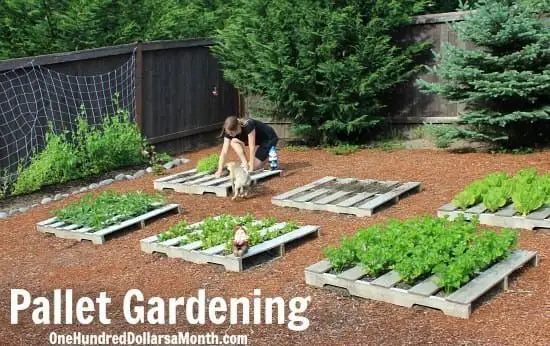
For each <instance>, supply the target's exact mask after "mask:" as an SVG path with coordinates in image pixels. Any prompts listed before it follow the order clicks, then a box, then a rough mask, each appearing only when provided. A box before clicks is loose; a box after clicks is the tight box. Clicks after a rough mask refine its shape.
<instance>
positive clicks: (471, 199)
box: [451, 180, 488, 209]
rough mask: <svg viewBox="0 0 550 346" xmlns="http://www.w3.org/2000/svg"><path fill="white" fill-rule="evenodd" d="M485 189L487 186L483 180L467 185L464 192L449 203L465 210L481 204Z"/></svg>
mask: <svg viewBox="0 0 550 346" xmlns="http://www.w3.org/2000/svg"><path fill="white" fill-rule="evenodd" d="M487 189H488V188H487V185H486V184H485V183H484V182H483V180H481V181H475V182H473V183H471V184H470V185H468V186H467V187H466V188H465V189H464V191H462V192H460V193H458V194H457V195H456V196H455V198H454V199H453V201H452V202H451V203H452V204H453V205H454V206H455V207H458V208H461V209H466V208H468V207H471V206H473V205H475V204H477V203H479V202H481V200H482V199H483V195H484V194H485V193H486V192H487Z"/></svg>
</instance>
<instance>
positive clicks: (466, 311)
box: [304, 250, 538, 318]
mask: <svg viewBox="0 0 550 346" xmlns="http://www.w3.org/2000/svg"><path fill="white" fill-rule="evenodd" d="M527 263H531V264H532V265H534V266H536V265H537V264H538V254H537V253H536V252H532V251H525V250H518V251H516V252H514V253H512V255H511V257H509V258H508V259H507V260H504V261H501V262H499V263H496V264H494V265H493V266H491V267H490V268H489V269H487V270H486V271H485V272H483V273H481V274H480V275H479V276H478V278H479V279H477V280H476V279H474V280H472V281H470V282H469V283H467V284H466V285H464V286H463V287H462V288H460V289H459V290H457V291H455V293H453V294H451V295H449V296H447V297H445V296H438V295H434V294H435V293H436V292H438V291H440V290H441V289H440V288H439V287H438V286H437V285H436V284H435V282H434V279H435V276H431V277H429V278H427V279H425V280H423V281H421V282H420V283H418V284H416V285H414V286H413V287H411V288H410V289H408V290H407V289H402V288H397V287H393V286H394V285H395V284H396V283H398V282H399V281H400V280H399V277H398V276H399V275H398V274H397V273H395V272H394V271H391V272H389V273H386V274H384V275H382V276H380V277H378V278H376V279H375V280H373V281H370V282H369V281H363V280H360V278H361V277H362V276H363V272H362V270H361V268H360V267H359V266H356V267H353V268H350V269H348V270H346V271H344V272H342V273H340V274H336V275H335V274H331V273H330V272H329V271H330V270H331V268H332V266H331V265H330V262H329V261H327V260H323V261H320V262H317V263H315V264H313V265H310V266H309V267H307V268H306V269H305V272H304V273H305V280H306V284H308V285H311V286H315V287H321V288H322V287H325V286H335V287H340V288H343V289H346V290H347V291H348V292H349V293H350V294H351V295H353V296H357V297H362V298H366V299H373V300H378V301H383V302H387V303H391V304H396V305H400V306H404V307H408V308H411V307H413V306H414V305H421V306H426V307H431V308H434V309H439V310H442V311H443V313H445V314H446V315H449V316H454V317H459V318H469V317H470V315H471V313H472V304H473V303H474V302H475V300H476V299H478V298H479V297H480V296H482V295H483V293H485V292H487V290H488V289H490V288H492V287H495V286H497V285H499V283H501V282H503V280H504V282H505V283H507V280H508V276H509V275H510V274H511V273H512V272H514V271H516V270H517V269H519V268H521V267H523V266H524V265H526V264H527Z"/></svg>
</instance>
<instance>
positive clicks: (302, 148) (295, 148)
mask: <svg viewBox="0 0 550 346" xmlns="http://www.w3.org/2000/svg"><path fill="white" fill-rule="evenodd" d="M286 150H288V151H308V150H309V148H308V147H306V146H305V145H289V146H287V147H286Z"/></svg>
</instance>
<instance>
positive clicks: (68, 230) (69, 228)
mask: <svg viewBox="0 0 550 346" xmlns="http://www.w3.org/2000/svg"><path fill="white" fill-rule="evenodd" d="M173 210H177V212H178V213H181V211H182V210H181V208H180V206H179V205H178V204H167V205H164V206H161V207H159V208H157V209H154V210H151V211H150V212H147V213H145V214H143V215H140V216H136V217H134V218H132V219H129V220H126V221H123V222H121V223H118V224H115V225H112V226H109V227H107V228H104V229H101V230H98V231H93V230H92V229H91V228H89V227H82V226H79V225H73V224H66V223H64V222H63V221H59V220H58V219H57V218H56V217H53V218H51V219H48V220H45V221H42V222H39V223H37V224H36V230H37V231H39V232H43V233H51V234H54V235H55V236H56V237H59V238H64V239H76V240H90V241H92V243H94V244H103V243H105V237H106V236H107V235H109V234H111V233H114V232H117V231H120V230H123V229H126V228H128V227H130V226H133V225H136V224H139V225H140V227H142V228H143V227H145V221H146V220H149V219H152V218H154V217H156V216H159V215H162V214H165V213H167V212H170V211H173Z"/></svg>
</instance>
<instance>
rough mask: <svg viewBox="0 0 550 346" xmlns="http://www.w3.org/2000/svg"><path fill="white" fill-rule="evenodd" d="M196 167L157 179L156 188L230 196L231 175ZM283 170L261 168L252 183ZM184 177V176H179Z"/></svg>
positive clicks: (253, 175) (252, 175)
mask: <svg viewBox="0 0 550 346" xmlns="http://www.w3.org/2000/svg"><path fill="white" fill-rule="evenodd" d="M195 172H196V170H195V169H193V170H190V171H186V172H183V173H179V174H174V175H172V176H170V177H164V178H160V179H156V180H155V181H154V182H153V186H154V188H155V189H156V190H160V191H163V190H166V189H168V190H174V191H176V192H181V193H188V194H196V195H202V194H204V193H214V194H216V196H218V197H227V196H229V194H230V192H231V190H232V184H231V182H230V181H229V177H227V176H226V177H221V178H216V177H215V176H214V174H212V173H198V174H195V175H192V176H191V177H190V176H189V174H194V173H195ZM281 173H282V170H273V171H271V170H261V171H257V172H254V173H253V174H251V177H250V178H251V180H252V183H256V182H257V181H258V180H260V179H265V178H268V177H271V176H275V175H280V174H281ZM179 177H183V178H179Z"/></svg>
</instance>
